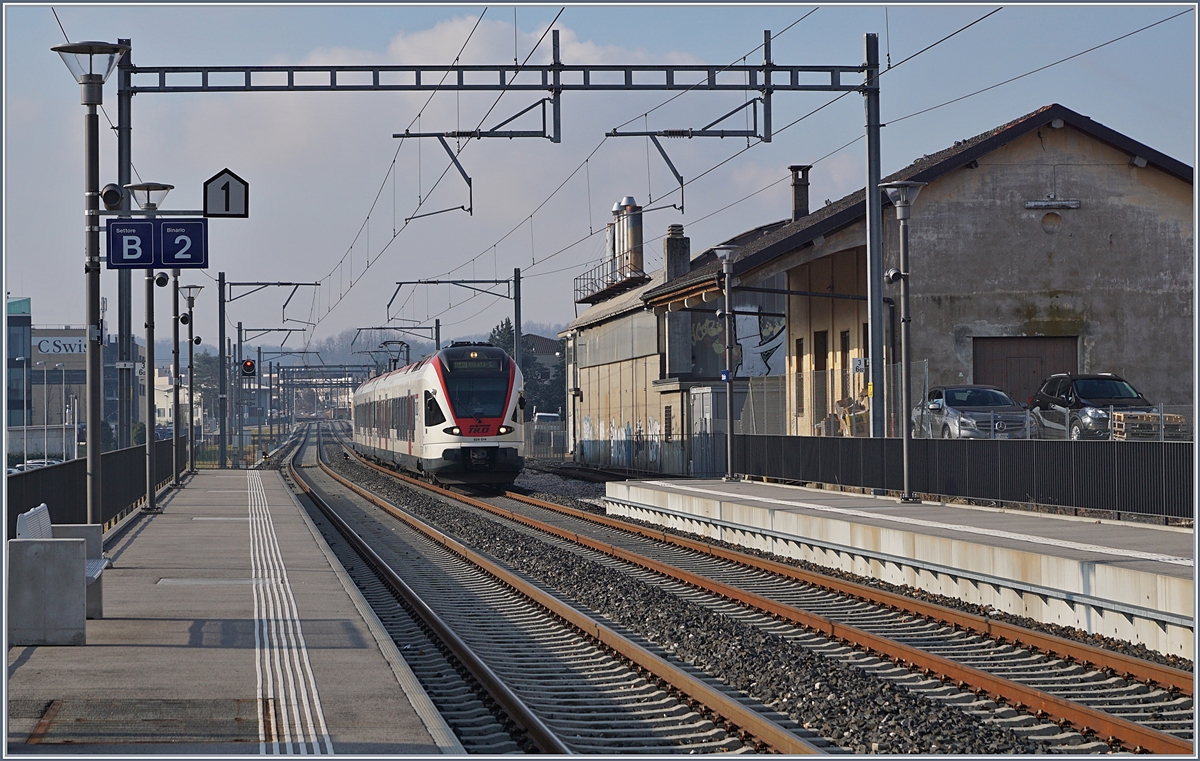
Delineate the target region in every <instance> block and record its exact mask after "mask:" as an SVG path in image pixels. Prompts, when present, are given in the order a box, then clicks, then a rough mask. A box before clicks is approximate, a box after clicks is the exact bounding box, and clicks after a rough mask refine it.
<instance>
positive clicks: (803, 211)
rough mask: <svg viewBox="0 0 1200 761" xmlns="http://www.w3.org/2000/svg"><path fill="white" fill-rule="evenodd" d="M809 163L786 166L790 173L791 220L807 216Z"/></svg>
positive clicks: (810, 166) (810, 167)
mask: <svg viewBox="0 0 1200 761" xmlns="http://www.w3.org/2000/svg"><path fill="white" fill-rule="evenodd" d="M809 169H812V165H810V164H793V165H792V166H789V167H788V171H790V172H791V173H792V221H793V222H795V221H796V220H798V219H800V218H801V217H807V216H808V170H809Z"/></svg>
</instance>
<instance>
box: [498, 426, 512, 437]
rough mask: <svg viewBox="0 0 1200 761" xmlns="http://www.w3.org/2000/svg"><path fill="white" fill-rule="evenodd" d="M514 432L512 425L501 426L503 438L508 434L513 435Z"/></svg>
mask: <svg viewBox="0 0 1200 761" xmlns="http://www.w3.org/2000/svg"><path fill="white" fill-rule="evenodd" d="M512 432H513V427H512V426H511V425H502V426H500V435H501V436H503V435H504V434H506V433H512Z"/></svg>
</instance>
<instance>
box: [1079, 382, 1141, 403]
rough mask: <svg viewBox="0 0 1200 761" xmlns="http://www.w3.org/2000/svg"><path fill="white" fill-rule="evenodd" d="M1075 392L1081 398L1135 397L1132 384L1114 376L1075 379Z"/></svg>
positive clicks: (1136, 396) (1135, 393)
mask: <svg viewBox="0 0 1200 761" xmlns="http://www.w3.org/2000/svg"><path fill="white" fill-rule="evenodd" d="M1075 393H1076V395H1078V396H1079V397H1080V398H1083V399H1137V398H1138V396H1140V394H1138V392H1136V391H1134V390H1133V386H1131V385H1129V384H1128V383H1126V382H1125V381H1123V380H1117V379H1116V378H1088V379H1086V380H1077V381H1075Z"/></svg>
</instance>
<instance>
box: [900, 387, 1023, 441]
mask: <svg viewBox="0 0 1200 761" xmlns="http://www.w3.org/2000/svg"><path fill="white" fill-rule="evenodd" d="M912 423H913V436H914V437H915V438H941V439H1026V438H1029V414H1028V412H1027V411H1026V410H1025V408H1024V407H1023V406H1021V405H1020V404H1017V403H1016V402H1014V401H1013V400H1012V398H1011V397H1010V396H1009V395H1008V394H1006V393H1004V392H1003V391H1001V390H1000V389H998V388H996V387H995V386H934V387H933V388H931V389H930V390H929V396H928V398H927V399H926V400H925V402H923V403H922V404H918V405H917V406H916V408H915V409H913V413H912Z"/></svg>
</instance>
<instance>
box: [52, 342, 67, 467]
mask: <svg viewBox="0 0 1200 761" xmlns="http://www.w3.org/2000/svg"><path fill="white" fill-rule="evenodd" d="M55 367H61V368H62V369H61V370H59V371H58V373H59V374H58V382H59V385H58V397H59V401H61V402H62V429H63V432H62V453H63V459H64V460H66V459H68V458H67V368H66V367H65V366H64V363H62V362H59V363H58V364H57V365H55Z"/></svg>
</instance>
